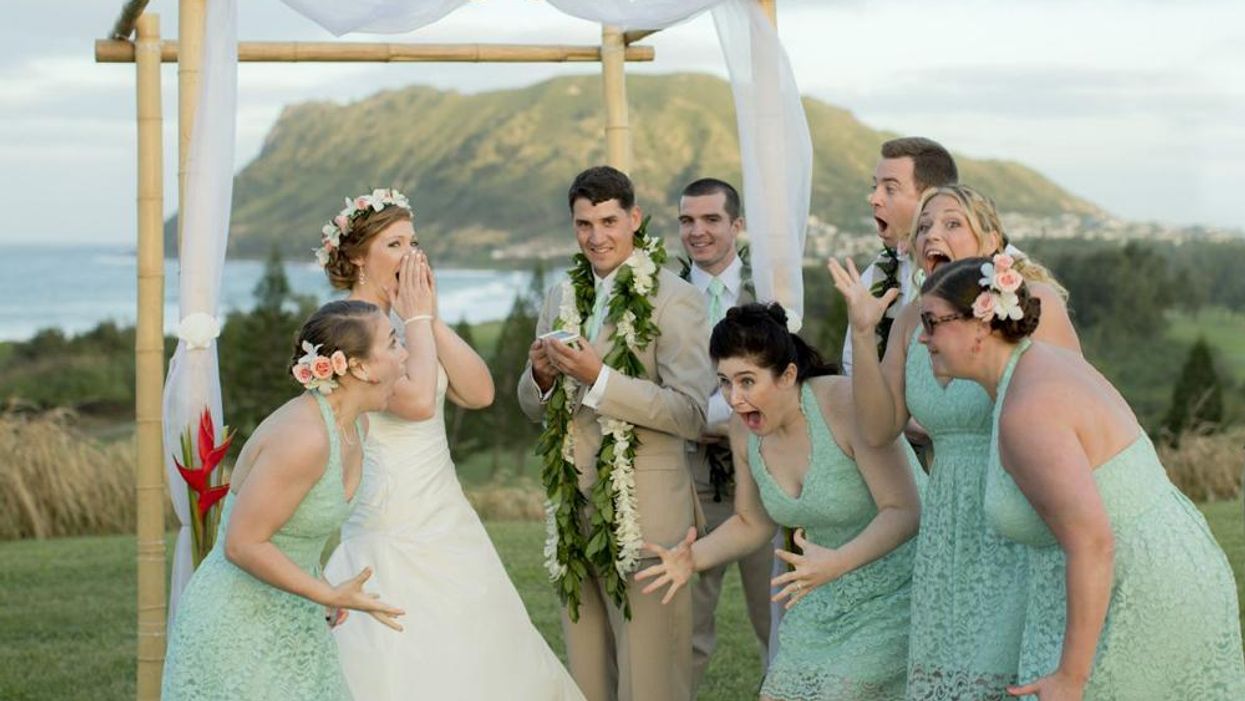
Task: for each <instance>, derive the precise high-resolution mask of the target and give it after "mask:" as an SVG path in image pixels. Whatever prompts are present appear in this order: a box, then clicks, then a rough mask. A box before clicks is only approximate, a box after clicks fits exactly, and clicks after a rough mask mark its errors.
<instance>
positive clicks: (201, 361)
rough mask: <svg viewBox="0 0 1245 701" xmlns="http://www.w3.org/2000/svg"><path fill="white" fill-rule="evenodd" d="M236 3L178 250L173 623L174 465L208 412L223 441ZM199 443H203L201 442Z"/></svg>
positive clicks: (182, 499) (227, 13)
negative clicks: (187, 434) (184, 436)
mask: <svg viewBox="0 0 1245 701" xmlns="http://www.w3.org/2000/svg"><path fill="white" fill-rule="evenodd" d="M237 14H238V13H237V4H236V0H212V2H209V3H207V16H206V17H205V22H204V32H205V41H204V45H203V68H202V73H201V78H200V81H201V82H200V93H199V101H198V107H197V108H196V110H195V121H194V128H193V131H192V132H191V142H190V152H189V154H188V156H187V162H186V201H185V202H182V203H180V205H181V206H180V210H181V211H180V212H179V216H180V217H181V218H182V235H181V242H180V245H179V247H178V262H179V272H180V274H179V280H178V302H179V304H180V307H181V309H180V311H181V320H182V321H181V324H180V325H179V333H178V335H179V336H180V337H181V338H180V340H179V341H178V344H177V351H176V352H175V353H174V354H173V359H172V360H171V361H169V375H168V379H167V380H166V381H165V384H164V462H165V471H166V472H167V473H168V483H169V493H170V494H171V495H172V499H173V510H174V511H175V512H177V518H178V520H179V521H180V522H181V529H180V530H179V531H178V534H177V546H176V548H175V549H174V551H173V573H172V578H171V580H170V582H169V621H170V622H171V621H172V619H173V616H175V615H176V613H177V600H178V597H179V596H180V595H181V592H182V589H184V588H185V586H186V583H187V582H188V581H190V575H191V574H193V571H194V564H193V559H192V555H191V534H190V525H189V524H190V510H191V509H192V508H194V506H193V505H191V504H190V503H189V499H188V498H187V494H186V483H185V481H184V480H182V477H181V475H180V474H179V473H178V472H177V468H176V467H175V466H174V464H173V456H174V455H177V456H180V455H181V446H180V440H181V439H180V436H181V433H182V431H184V430H186V428H187V427H188V426H194V427H196V433H195V435H197V427H198V425H199V415H200V414H202V413H203V408H204V407H209V408H210V409H211V410H212V416H213V418H214V419H215V421H216V424H217V429H218V430H217V432H216V435H217V436H218V437H219V436H220V435H221V432H220V430H219V429H220V424H221V423H222V417H221V399H220V369H219V367H218V366H217V360H216V341H215V339H214V336H215V333H213V332H212V331H211V329H213V328H215V329H219V322H218V319H219V316H218V315H219V310H220V289H221V273H222V271H223V270H224V267H225V245H226V244H227V243H228V241H229V208H230V206H231V204H232V202H233V165H234V163H233V151H234V131H235V123H236V116H237V101H238V71H237V62H238V41H237V36H238V30H237ZM196 440H197V438H196Z"/></svg>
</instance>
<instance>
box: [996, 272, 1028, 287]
mask: <svg viewBox="0 0 1245 701" xmlns="http://www.w3.org/2000/svg"><path fill="white" fill-rule="evenodd" d="M995 269H996V270H998V267H997V266H995ZM1022 282H1024V278H1023V277H1022V276H1021V275H1020V273H1018V272H1016V270H1015V269H1014V268H1013V269H1008V270H1001V271H999V272H998V274H997V275H995V276H994V285H995V287H998V288H999V289H1000V290H1002V291H1003V292H1015V291H1016V290H1018V289H1020V283H1022Z"/></svg>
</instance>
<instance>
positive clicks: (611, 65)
mask: <svg viewBox="0 0 1245 701" xmlns="http://www.w3.org/2000/svg"><path fill="white" fill-rule="evenodd" d="M624 49H625V47H624V46H623V33H622V30H620V29H619V28H618V27H613V26H602V27H601V78H602V83H603V86H604V94H605V162H606V163H608V164H609V165H612V166H614V167H615V168H617V169H619V170H621V171H623V172H624V173H626V172H629V171H630V170H631V126H630V124H629V123H628V119H627V79H626V73H625V70H624V64H623V52H624Z"/></svg>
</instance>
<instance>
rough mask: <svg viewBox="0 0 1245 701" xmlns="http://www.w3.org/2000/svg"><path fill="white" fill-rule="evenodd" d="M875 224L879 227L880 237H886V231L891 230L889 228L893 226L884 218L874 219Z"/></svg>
mask: <svg viewBox="0 0 1245 701" xmlns="http://www.w3.org/2000/svg"><path fill="white" fill-rule="evenodd" d="M873 223H875V224H877V226H878V235H879V236H885V235H886V230H887V229H889V228H890V226H891V225H890V224H888V223H887V222H886V220H885V219H883V218H881V217H874V218H873Z"/></svg>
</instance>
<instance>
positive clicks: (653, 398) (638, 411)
mask: <svg viewBox="0 0 1245 701" xmlns="http://www.w3.org/2000/svg"><path fill="white" fill-rule="evenodd" d="M568 201H569V204H570V209H571V218H572V226H573V228H574V231H575V238H576V240H577V242H578V244H579V250H580V251H581V252H582V253H583V254H584V256H585V257H586V258H587V259H588V262H589V263H590V264H591V266H592V276H593V282H595V290H596V292H595V294H594V301H595V304H594V305H593V313H592V314H591V315H590V316H589V317H588V318H585V319H584V320H583V324H582V326H581V329H580V331H581V333H582V335H583V337H584V338H583V339H581V340H580V341H579V342H577V343H563V342H561V341H557V340H553V339H543V340H542V339H537V340H536V341H535V342H534V343H533V344H532V346H531V348H530V350H529V353H528V358H529V361H528V366H527V368H526V369H525V371H524V372H523V375H522V376H521V379H520V380H519V387H518V393H519V403H520V404H521V406H522V407H523V411H524V413H525V414H527V416H528V417H529V418H531V419H532V420H533V421H539V420H541V419H542V418H543V417H544V414H545V406H544V403H545V401H547V399H548V397H549V393H550V390H551V389H552V388H553V385H554V381H555V380H556V379H557V377H558V376H559V375H566V376H569V377H572V378H574V379H575V380H576V381H577V383H578V384H579V389H578V390H577V392H576V394H575V395H573V396H571V397H570V402H571V411H572V417H571V422H572V424H573V429H572V430H573V435H574V447H575V452H574V461H575V467H576V469H577V470H578V472H579V489H580V491H581V492H582V493H583V494H584V495H585V496H587V495H588V494H590V492H591V489H592V485H593V484H594V483H595V482H596V481H597V471H596V464H597V452H598V450H599V448H600V445H601V440H602V438H601V426H600V424H599V423H598V417H607V418H612V419H618V420H622V421H626V422H629V423H630V424H633V425H634V426H635V435H636V439H637V440H636V443H637V444H638V447H637V448H636V456H635V461H634V472H633V474H634V479H635V494H636V501H637V504H636V507H637V509H636V510H637V511H638V516H639V519H638V520H639V526H640V531H641V534H642V536H643V539H644V541H645V542H649V543H659V544H662V545H666V546H673V545H675V544H676V543H678V542H679V541H681V540H683V538H684V537H685V536H686V534H687V531H688V529H689V528H690V527H692V526H693V525H694V523H695V522H696V520H697V519H696V516H695V514H696V508H695V499H696V496H695V490H694V488H693V485H692V479H691V473H690V471H689V467H688V453H687V451H686V449H685V443H684V442H685V441H687V440H695V439H697V438H699V437H700V435H701V433H702V432H703V430H704V428H705V404H706V401H707V397H708V394H709V391H710V390H711V389H712V388H713V386H714V374H713V371H712V369H711V366H710V364H709V357H708V354H707V352H706V348H705V343H704V339H705V337H706V336H707V335H708V328H707V324H706V319H705V303H704V300H703V298H702V297H701V295H700V293H698V292H697V291H696V288H694V287H692V286H691V285H690V284H688V283H687V282H684V281H683V280H681V279H679V278H678V277H677V276H676V275H675V274H673V273H671V272H670V271H668V270H666V269H664V268H660V269H659V270H658V271H657V273H656V274H655V276H654V277H655V279H656V281H657V290H656V292H653V293H651V295H650V297H649V299H650V301H651V303H652V306H653V311H652V316H651V320H652V323H653V324H654V325H655V326H656V328H657V334H656V335H655V337H654V338H653V340H652V342H651V343H649V344H648V346H647V347H645V348H644V349H642V350H641V351H640V352H639V353H638V354H637V355H638V357H639V360H640V361H641V363H642V365H643V370H642V372H641V373H640V374H639V376H637V377H628V376H627V375H625V374H623V373H622V372H620V371H618V370H615V369H613V368H610V367H608V366H606V365H604V363H603V361H602V358H603V357H604V356H605V355H606V353H607V352H608V351H609V349H610V347H611V345H612V343H613V336H614V331H615V329H614V324H613V323H612V322H610V321H608V320H607V319H606V316H607V315H608V313H609V312H608V309H609V299H610V297H611V294H612V291H613V284H614V279H615V277H616V273H617V271H618V269H619V267H620V266H621V265H622V264H623V263H624V262H625V261H626V260H627V259H628V257H629V256H630V255H631V253H632V251H633V250H634V241H633V235H634V232H635V231H637V230H638V229H639V227H640V223H641V216H640V209H639V207H637V206H636V204H635V192H634V190H633V188H632V185H631V181H630V180H629V179H628V178H627V176H626V175H624V174H623V173H622V172H620V171H618V170H616V169H614V168H611V167H609V166H598V167H595V168H589V169H588V170H586V171H584V172H582V173H580V174H579V175H578V176H576V178H575V181H574V182H573V183H572V184H571V187H570V192H569V193H568ZM563 289H564V287H563V286H561V285H559V286H555V287H554V288H553V289H552V290H551V291H550V292H549V294H548V296H547V297H546V298H545V304H544V308H543V309H542V310H541V314H540V320H539V321H538V323H537V326H536V332H537V335H538V336H539V335H540V334H543V333H545V332H547V331H549V330H550V329H551V328H552V327H553V323H554V321H556V320H557V319H558V315H559V310H560V309H561V303H562V294H563ZM585 339H586V341H587V342H585ZM586 508H587V509H588V510H590V509H591V508H592V507H591V506H588V507H586ZM587 523H588V519H587V518H586V517H585V518H584V519H582V521H581V528H584V530H585V533H586V528H585V526H586V524H587ZM648 564H651V563H650V562H647V561H646V560H641V562H640V565H639V567H638V568H637V569H636V571H639V570H642V569H643V568H644V567H646V566H647V565H648ZM641 588H642V587H641V586H640V585H637V584H636V582H635V576H634V573H631V574H628V575H627V577H626V592H627V597H628V601H629V604H630V607H631V619H630V620H627V619H626V618H625V617H624V616H623V612H622V610H620V609H619V608H618V607H617V606H615V605H614V604H613V603H612V602H611V600H610V597H609V594H608V593H607V592H606V591H605V589H604V587H603V582H602V580H601V579H599V573H598V572H595V571H591V570H590V571H589V573H588V576H587V577H586V578H585V579H584V580H583V585H582V590H581V597H582V598H581V603H580V607H579V620H578V621H574V622H573V621H572V620H571V618H570V616H569V615H568V613H567V611H566V610H565V608H564V609H563V612H562V625H563V630H564V632H565V635H566V646H567V656H568V658H569V661H570V665H569V666H570V670H571V675H572V676H573V677H574V678H575V681H576V683H578V684H579V686H580V688H581V689H582V690H583V692H584V695H585V696H586V697H587V698H588V699H589V701H614V700H615V699H618V700H619V701H667V700H668V701H688V700H689V699H691V697H692V690H691V666H692V665H691V652H692V644H691V635H692V610H691V593H690V592H689V590H688V589H687V588H684V589H682V590H680V591H679V592H678V594H676V595H675V598H674V599H673V600H672V601H671V602H670V603H669V604H668V605H666V606H663V605H662V604H661V597H659V596H657V595H645V594H642V593H641V591H640V590H641Z"/></svg>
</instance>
